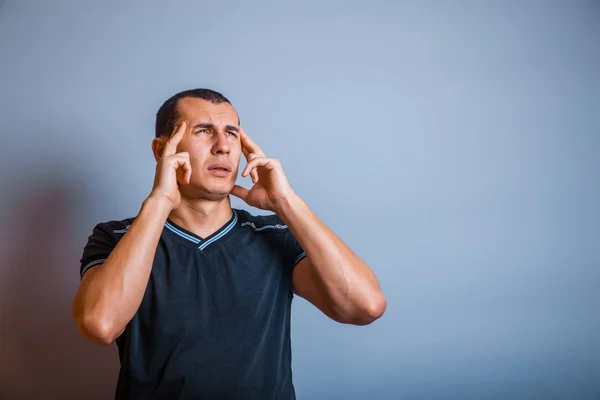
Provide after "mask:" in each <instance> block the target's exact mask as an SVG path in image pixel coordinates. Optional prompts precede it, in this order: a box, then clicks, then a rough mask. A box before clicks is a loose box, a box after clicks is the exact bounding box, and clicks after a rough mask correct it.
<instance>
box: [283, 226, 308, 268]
mask: <svg viewBox="0 0 600 400" xmlns="http://www.w3.org/2000/svg"><path fill="white" fill-rule="evenodd" d="M283 247H284V251H285V258H286V260H287V263H288V265H289V266H290V268H291V269H294V267H295V266H296V265H297V264H298V263H299V262H300V261H302V260H303V259H304V258H306V252H305V251H304V249H303V248H302V246H301V245H300V243H299V242H298V240H297V239H296V237H295V236H294V234H293V233H292V231H291V230H289V229H288V230H287V232H286V233H285V239H284V245H283Z"/></svg>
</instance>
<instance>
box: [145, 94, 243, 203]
mask: <svg viewBox="0 0 600 400" xmlns="http://www.w3.org/2000/svg"><path fill="white" fill-rule="evenodd" d="M182 121H185V122H186V124H187V128H186V132H185V134H184V137H183V139H182V140H181V142H180V143H179V145H178V146H177V152H183V151H186V152H188V153H189V156H190V164H191V166H192V175H191V179H190V183H189V185H185V186H180V191H181V194H182V195H183V196H184V197H190V198H194V197H202V198H207V199H212V200H218V199H221V198H223V197H225V196H227V195H228V194H229V192H230V191H231V188H232V187H233V186H234V185H235V181H236V178H237V174H238V167H239V163H240V158H241V155H242V148H241V140H240V126H239V117H238V115H237V112H236V111H235V109H234V108H233V106H232V105H231V103H230V102H229V100H227V98H225V96H223V95H222V94H221V93H218V92H215V91H213V90H210V89H192V90H186V91H183V92H180V93H177V94H176V95H174V96H172V97H171V98H170V99H168V100H167V101H165V102H164V104H163V105H162V106H161V107H160V108H159V110H158V112H157V113H156V128H155V136H156V137H155V139H154V140H153V141H152V151H153V153H154V157H155V159H156V160H157V161H158V160H159V159H160V158H161V157H162V152H163V149H164V145H165V143H166V142H167V141H168V140H169V138H170V137H171V135H172V134H173V132H174V130H175V128H176V127H178V126H179V124H180V123H181V122H182ZM218 163H221V165H216V164H218ZM222 167H225V168H228V169H229V172H228V173H227V172H224V171H219V168H222Z"/></svg>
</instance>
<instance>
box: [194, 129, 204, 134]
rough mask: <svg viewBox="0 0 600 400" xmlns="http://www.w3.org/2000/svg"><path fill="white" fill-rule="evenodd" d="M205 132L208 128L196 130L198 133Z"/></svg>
mask: <svg viewBox="0 0 600 400" xmlns="http://www.w3.org/2000/svg"><path fill="white" fill-rule="evenodd" d="M205 132H206V129H198V130H197V131H196V133H205Z"/></svg>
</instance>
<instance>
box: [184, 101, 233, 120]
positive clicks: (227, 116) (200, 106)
mask: <svg viewBox="0 0 600 400" xmlns="http://www.w3.org/2000/svg"><path fill="white" fill-rule="evenodd" d="M177 111H178V114H179V119H180V120H181V119H185V120H186V121H188V122H189V123H197V122H201V121H202V122H211V123H213V124H215V125H237V124H238V123H237V122H238V115H237V112H236V111H235V108H233V106H232V105H231V104H229V103H226V102H224V103H219V104H214V103H211V102H210V101H207V100H204V99H198V98H195V97H184V98H183V99H181V100H179V102H178V103H177Z"/></svg>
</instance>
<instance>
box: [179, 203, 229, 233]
mask: <svg viewBox="0 0 600 400" xmlns="http://www.w3.org/2000/svg"><path fill="white" fill-rule="evenodd" d="M232 216H233V210H232V209H231V202H230V200H229V196H225V198H223V199H221V200H208V199H198V198H196V199H186V198H182V199H181V203H180V204H179V206H178V207H177V208H176V209H174V210H173V211H171V213H170V214H169V219H171V221H173V222H175V223H176V224H177V225H179V226H181V227H183V228H185V229H187V230H188V231H190V232H193V233H195V234H196V235H198V236H200V237H201V238H205V237H208V236H210V235H211V234H212V233H214V232H216V231H217V230H218V229H219V228H221V227H222V226H223V225H225V223H226V222H227V221H229V220H230V219H231V217H232Z"/></svg>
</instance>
